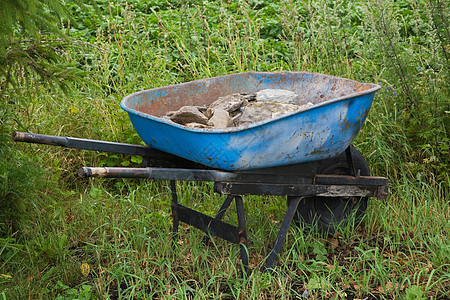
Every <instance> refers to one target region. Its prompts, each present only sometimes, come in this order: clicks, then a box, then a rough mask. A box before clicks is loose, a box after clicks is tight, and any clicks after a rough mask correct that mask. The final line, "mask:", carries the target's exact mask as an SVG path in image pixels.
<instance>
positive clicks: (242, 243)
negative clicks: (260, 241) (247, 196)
mask: <svg viewBox="0 0 450 300" xmlns="http://www.w3.org/2000/svg"><path fill="white" fill-rule="evenodd" d="M234 201H235V203H236V214H237V218H238V226H239V229H238V235H239V247H240V254H241V261H242V266H243V267H244V276H246V275H247V274H248V252H247V245H248V244H247V224H246V222H245V213H244V203H243V201H242V197H241V196H239V195H237V196H234Z"/></svg>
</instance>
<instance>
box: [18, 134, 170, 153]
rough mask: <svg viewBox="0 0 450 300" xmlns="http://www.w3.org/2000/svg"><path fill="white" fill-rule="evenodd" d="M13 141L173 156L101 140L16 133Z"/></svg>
mask: <svg viewBox="0 0 450 300" xmlns="http://www.w3.org/2000/svg"><path fill="white" fill-rule="evenodd" d="M12 139H13V141H16V142H25V143H34V144H44V145H52V146H60V147H65V148H73V149H82V150H90V151H100V152H111V153H119V154H128V155H139V156H143V157H149V158H152V159H162V160H164V159H171V158H172V157H173V155H172V154H169V153H166V152H162V151H159V150H156V149H154V148H150V147H147V146H142V145H133V144H124V143H115V142H106V141H99V140H89V139H80V138H74V137H61V136H53V135H45V134H37V133H30V132H18V131H15V132H13V134H12Z"/></svg>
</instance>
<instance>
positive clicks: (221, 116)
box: [208, 109, 233, 129]
mask: <svg viewBox="0 0 450 300" xmlns="http://www.w3.org/2000/svg"><path fill="white" fill-rule="evenodd" d="M208 124H209V125H211V126H213V127H214V128H216V129H224V128H227V127H231V126H233V120H232V119H231V118H230V114H229V113H228V112H227V111H226V110H223V109H213V115H212V117H211V119H209V122H208Z"/></svg>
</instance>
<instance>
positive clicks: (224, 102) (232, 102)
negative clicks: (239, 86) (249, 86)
mask: <svg viewBox="0 0 450 300" xmlns="http://www.w3.org/2000/svg"><path fill="white" fill-rule="evenodd" d="M248 99H249V97H248V96H247V94H242V93H235V94H231V95H227V96H224V97H219V99H217V100H216V101H214V102H213V103H211V105H210V106H209V108H211V109H223V110H226V111H227V112H229V113H231V112H234V111H236V110H238V109H239V108H241V107H242V106H245V105H247V104H248Z"/></svg>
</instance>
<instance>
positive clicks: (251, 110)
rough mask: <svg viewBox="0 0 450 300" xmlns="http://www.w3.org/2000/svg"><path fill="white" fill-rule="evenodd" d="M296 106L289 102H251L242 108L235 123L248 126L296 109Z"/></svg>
mask: <svg viewBox="0 0 450 300" xmlns="http://www.w3.org/2000/svg"><path fill="white" fill-rule="evenodd" d="M298 108H299V106H298V105H295V104H289V103H279V102H252V103H249V104H248V105H247V106H246V107H245V108H244V109H243V112H242V115H241V116H240V117H239V118H236V120H235V123H236V125H237V126H248V125H250V124H253V123H256V122H261V121H265V120H269V119H273V118H276V117H279V116H281V115H284V114H287V113H290V112H293V111H296V110H298Z"/></svg>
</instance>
